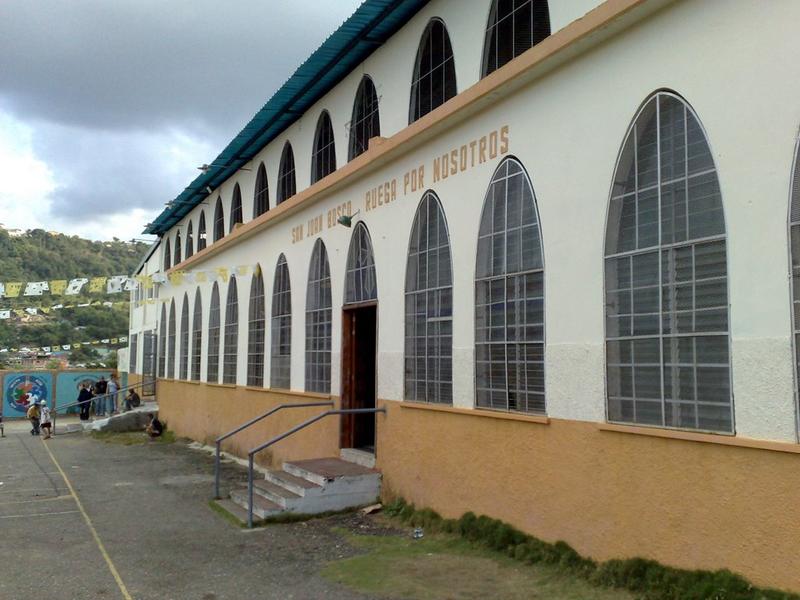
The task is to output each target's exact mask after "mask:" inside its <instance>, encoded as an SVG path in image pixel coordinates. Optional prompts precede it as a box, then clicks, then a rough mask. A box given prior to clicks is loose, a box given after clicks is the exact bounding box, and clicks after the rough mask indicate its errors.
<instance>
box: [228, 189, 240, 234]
mask: <svg viewBox="0 0 800 600" xmlns="http://www.w3.org/2000/svg"><path fill="white" fill-rule="evenodd" d="M230 221H231V222H230V231H233V230H234V229H235V228H236V224H237V223H241V222H242V190H241V189H240V188H239V184H238V183H237V184H236V185H235V186H233V199H232V200H231V218H230Z"/></svg>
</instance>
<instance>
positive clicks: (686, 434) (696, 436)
mask: <svg viewBox="0 0 800 600" xmlns="http://www.w3.org/2000/svg"><path fill="white" fill-rule="evenodd" d="M597 429H598V430H599V431H601V432H611V433H627V434H632V435H644V436H649V437H658V438H665V439H670V440H682V441H685V442H698V443H701V444H719V445H721V446H736V447H739V448H752V449H754V450H770V451H773V452H786V453H789V454H800V444H793V443H791V442H772V441H769V440H756V439H752V438H740V437H735V436H732V435H725V434H716V433H695V432H693V431H679V430H676V429H659V428H656V427H638V426H635V425H617V424H615V423H597Z"/></svg>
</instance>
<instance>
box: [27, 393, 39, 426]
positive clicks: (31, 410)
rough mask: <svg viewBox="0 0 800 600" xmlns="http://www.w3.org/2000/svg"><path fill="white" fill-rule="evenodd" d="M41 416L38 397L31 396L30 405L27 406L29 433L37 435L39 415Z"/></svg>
mask: <svg viewBox="0 0 800 600" xmlns="http://www.w3.org/2000/svg"><path fill="white" fill-rule="evenodd" d="M40 416H41V412H40V411H39V399H38V398H33V399H32V400H31V403H30V406H29V407H28V413H27V417H28V419H29V420H30V422H31V427H32V429H31V435H39V417H40Z"/></svg>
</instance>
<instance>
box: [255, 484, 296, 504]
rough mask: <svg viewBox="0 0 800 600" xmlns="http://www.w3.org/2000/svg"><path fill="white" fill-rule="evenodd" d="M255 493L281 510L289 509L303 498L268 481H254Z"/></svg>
mask: <svg viewBox="0 0 800 600" xmlns="http://www.w3.org/2000/svg"><path fill="white" fill-rule="evenodd" d="M253 492H254V493H256V494H258V495H259V496H263V497H264V498H266V499H267V500H269V501H270V502H274V503H275V504H277V505H278V506H280V507H281V508H289V507H290V506H291V505H292V503H293V502H296V501H297V500H299V499H300V498H301V497H302V496H300V494H295V493H294V492H293V491H291V490H287V489H286V488H285V487H283V486H280V485H278V484H275V483H273V482H271V481H267V480H266V479H256V480H255V481H253Z"/></svg>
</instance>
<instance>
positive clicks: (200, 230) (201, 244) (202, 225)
mask: <svg viewBox="0 0 800 600" xmlns="http://www.w3.org/2000/svg"><path fill="white" fill-rule="evenodd" d="M205 247H206V211H204V210H203V211H200V222H199V224H198V225H197V251H198V252H200V250H203V249H204V248H205Z"/></svg>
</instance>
